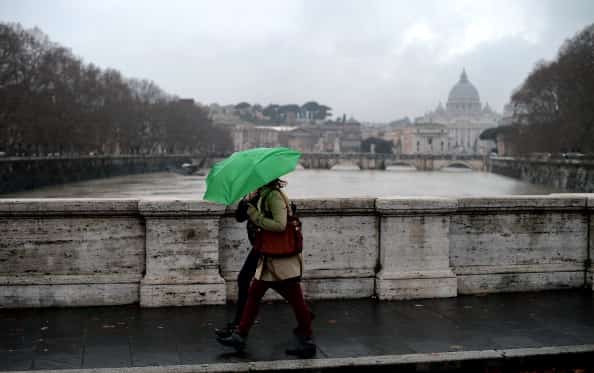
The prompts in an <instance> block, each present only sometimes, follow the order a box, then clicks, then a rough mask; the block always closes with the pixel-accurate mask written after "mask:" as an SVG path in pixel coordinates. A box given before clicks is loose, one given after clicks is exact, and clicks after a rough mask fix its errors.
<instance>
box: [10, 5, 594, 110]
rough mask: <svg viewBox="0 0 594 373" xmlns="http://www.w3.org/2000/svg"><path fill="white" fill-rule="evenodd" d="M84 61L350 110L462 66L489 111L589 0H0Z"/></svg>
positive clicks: (417, 104)
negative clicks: (487, 105) (488, 107)
mask: <svg viewBox="0 0 594 373" xmlns="http://www.w3.org/2000/svg"><path fill="white" fill-rule="evenodd" d="M0 21H2V22H19V23H21V24H22V25H23V26H24V27H25V28H30V27H33V26H38V27H40V28H41V29H42V30H43V31H44V32H45V33H47V34H48V35H49V36H50V38H51V39H52V40H53V41H55V42H58V43H60V44H62V45H64V46H66V47H68V48H70V49H71V50H72V51H73V53H74V54H75V55H77V56H79V57H81V58H82V59H83V60H84V61H85V62H93V63H95V64H97V65H99V66H101V67H113V68H116V69H118V70H120V71H121V72H122V73H123V74H124V75H125V76H128V77H138V78H148V79H151V80H154V81H155V82H156V83H157V84H159V85H160V86H161V87H162V88H163V89H164V90H166V91H167V92H169V93H172V94H176V95H178V96H181V97H192V98H194V99H196V100H197V101H200V102H202V103H206V104H208V103H213V102H217V103H220V104H231V103H238V102H240V101H248V102H251V103H260V104H262V105H266V104H269V103H297V104H303V103H304V102H306V101H308V100H316V101H318V102H320V103H323V104H326V105H329V106H331V107H332V108H333V112H334V114H335V115H339V114H340V115H341V114H342V113H346V114H347V115H353V116H354V117H355V118H357V119H359V120H361V121H390V120H393V119H396V118H399V117H402V116H410V117H415V116H418V115H422V114H423V113H424V112H426V111H428V110H431V109H433V108H434V107H435V106H436V105H437V104H438V102H439V101H442V102H444V103H445V101H447V95H448V92H449V90H450V88H451V87H452V85H453V84H455V83H456V82H457V80H458V78H459V75H460V72H461V70H462V68H463V67H465V68H466V71H467V73H468V77H469V79H470V81H471V82H472V83H473V84H474V85H475V86H476V87H477V89H478V90H479V93H480V95H481V101H482V102H483V103H485V102H489V104H490V105H491V106H492V107H493V108H494V109H496V110H498V111H501V110H502V107H503V105H504V103H505V102H506V101H507V100H508V99H509V96H510V93H511V91H512V90H513V89H514V88H516V87H517V86H518V85H520V84H521V83H522V81H523V79H524V78H525V77H526V75H527V74H528V73H529V72H530V70H531V69H532V68H533V66H534V64H535V62H537V61H538V60H541V59H547V60H549V59H552V58H554V57H555V54H556V53H557V50H558V48H559V46H560V44H561V43H562V42H563V40H565V39H566V38H568V37H570V36H572V35H574V34H575V33H576V32H577V31H578V30H580V29H582V28H583V27H584V26H586V25H588V24H591V23H594V0H558V1H557V0H524V1H522V0H497V1H476V0H472V1H471V0H468V1H463V0H460V1H457V0H456V1H454V0H450V1H446V0H435V1H421V0H415V1H395V0H386V1H379V0H377V1H374V0H359V1H346V0H310V1H297V0H295V1H293V0H269V1H257V0H248V1H223V0H216V1H215V0H213V1H208V2H207V1H197V0H188V1H181V0H177V1H176V0H167V1H156V0H138V1H132V0H126V1H120V0H96V1H84V0H71V1H62V0H51V1H41V0H39V1H36V0H0Z"/></svg>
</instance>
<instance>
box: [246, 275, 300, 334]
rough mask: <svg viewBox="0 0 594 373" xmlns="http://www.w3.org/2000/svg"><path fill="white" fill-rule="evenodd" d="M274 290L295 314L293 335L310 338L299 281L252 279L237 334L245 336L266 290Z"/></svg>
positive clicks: (254, 318)
mask: <svg viewBox="0 0 594 373" xmlns="http://www.w3.org/2000/svg"><path fill="white" fill-rule="evenodd" d="M270 288H272V289H274V290H275V291H276V292H277V293H279V294H280V295H281V296H282V297H283V298H285V299H286V300H287V301H288V302H289V304H290V305H291V307H293V312H295V318H296V319H297V328H296V329H295V334H297V335H299V336H302V337H311V335H312V331H311V312H310V310H309V308H308V307H307V305H306V304H305V300H304V299H303V292H302V291H301V284H300V282H299V281H279V282H276V281H261V280H256V279H254V280H253V281H252V285H251V287H250V290H249V292H248V299H247V303H246V304H245V308H244V309H243V315H242V316H241V322H240V323H239V334H241V335H242V336H247V335H248V333H249V331H250V328H251V327H252V325H253V324H254V321H255V320H256V316H257V315H258V308H259V307H260V300H261V299H262V297H263V296H264V294H266V291H267V290H268V289H270Z"/></svg>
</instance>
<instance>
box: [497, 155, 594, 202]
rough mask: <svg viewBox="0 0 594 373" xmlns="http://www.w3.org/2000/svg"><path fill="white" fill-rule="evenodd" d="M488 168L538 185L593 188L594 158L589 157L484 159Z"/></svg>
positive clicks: (586, 190) (565, 189)
mask: <svg viewBox="0 0 594 373" xmlns="http://www.w3.org/2000/svg"><path fill="white" fill-rule="evenodd" d="M487 168H488V170H489V172H493V173H495V174H499V175H503V176H508V177H512V178H515V179H519V180H522V181H526V182H529V183H531V184H537V185H547V186H550V187H553V188H555V189H557V190H559V191H562V192H572V193H593V192H594V159H592V158H587V159H584V158H573V159H564V158H549V157H538V156H534V157H532V158H513V157H491V158H488V159H487Z"/></svg>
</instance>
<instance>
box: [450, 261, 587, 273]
mask: <svg viewBox="0 0 594 373" xmlns="http://www.w3.org/2000/svg"><path fill="white" fill-rule="evenodd" d="M453 270H454V273H456V275H483V274H506V273H543V272H583V271H584V265H583V263H582V264H580V263H550V264H536V265H496V264H494V265H478V266H460V267H453Z"/></svg>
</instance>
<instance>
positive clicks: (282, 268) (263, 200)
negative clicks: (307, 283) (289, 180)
mask: <svg viewBox="0 0 594 373" xmlns="http://www.w3.org/2000/svg"><path fill="white" fill-rule="evenodd" d="M285 184H286V183H285V182H283V181H281V180H279V179H275V180H273V181H271V182H270V183H268V184H267V185H265V186H263V187H261V188H259V189H258V191H257V192H258V194H259V196H260V198H259V199H258V202H257V203H256V205H254V204H253V203H249V204H248V209H247V214H248V216H249V220H250V221H251V222H252V223H254V224H255V225H256V226H258V227H259V228H260V229H264V230H267V231H271V232H283V231H285V229H286V227H287V216H288V214H292V211H290V207H289V206H290V204H289V200H288V198H287V197H286V195H285V194H284V193H283V192H282V191H281V190H280V189H281V188H282V187H284V186H285ZM248 199H249V197H248ZM302 275H303V257H302V255H301V253H299V254H295V255H290V256H285V257H270V256H264V255H261V256H260V258H259V259H258V265H257V268H256V272H255V275H254V279H253V281H252V284H251V286H250V289H249V292H248V298H247V302H246V305H245V307H244V310H243V314H242V317H241V320H240V322H239V325H238V327H237V328H236V330H235V331H233V333H231V334H230V335H229V336H220V337H217V341H219V343H221V344H223V345H225V346H230V347H233V348H235V349H236V350H237V351H241V350H243V349H244V348H245V343H246V339H247V337H248V334H249V331H250V328H251V327H252V325H253V323H254V321H255V319H256V316H257V314H258V309H259V305H260V301H261V299H262V297H263V296H264V294H265V293H266V291H267V290H268V289H271V288H272V289H274V290H275V291H276V292H277V293H279V294H280V295H281V296H282V297H283V298H285V299H286V300H287V301H288V302H289V304H290V305H291V307H292V308H293V312H294V313H295V318H296V319H297V327H296V328H295V329H294V334H295V336H296V339H297V345H296V346H295V347H294V348H289V349H287V350H286V353H287V354H290V355H296V356H299V357H305V358H307V357H312V356H314V355H315V353H316V345H315V344H314V343H313V340H312V328H311V319H312V314H311V311H310V310H309V308H308V307H307V305H306V304H305V300H304V298H303V292H302V290H301V276H302Z"/></svg>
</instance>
